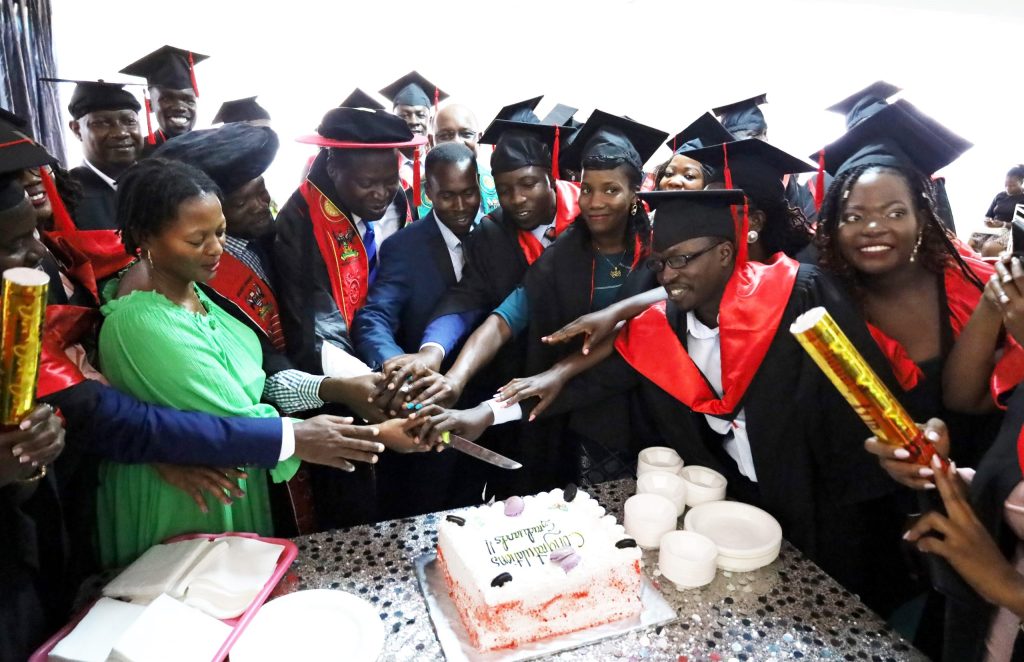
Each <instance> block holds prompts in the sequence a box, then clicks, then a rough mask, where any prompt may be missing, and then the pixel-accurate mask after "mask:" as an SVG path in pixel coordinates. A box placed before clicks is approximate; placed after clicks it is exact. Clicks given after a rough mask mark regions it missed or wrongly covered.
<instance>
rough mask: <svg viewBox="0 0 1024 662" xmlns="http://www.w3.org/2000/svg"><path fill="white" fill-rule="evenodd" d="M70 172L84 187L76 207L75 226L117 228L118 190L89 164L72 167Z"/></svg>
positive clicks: (94, 228)
mask: <svg viewBox="0 0 1024 662" xmlns="http://www.w3.org/2000/svg"><path fill="white" fill-rule="evenodd" d="M68 174H70V175H71V178H72V179H74V180H75V181H76V182H78V184H79V185H80V186H81V187H82V194H81V196H80V197H79V199H78V204H77V206H76V207H75V226H76V227H77V228H78V229H79V230H116V229H117V228H118V225H117V191H115V190H114V189H113V188H111V187H110V184H107V183H106V182H105V181H103V180H102V179H100V176H99V175H97V174H96V173H95V172H93V171H92V168H90V167H89V166H84V165H82V166H78V167H77V168H72V169H71V171H70V172H69V173H68Z"/></svg>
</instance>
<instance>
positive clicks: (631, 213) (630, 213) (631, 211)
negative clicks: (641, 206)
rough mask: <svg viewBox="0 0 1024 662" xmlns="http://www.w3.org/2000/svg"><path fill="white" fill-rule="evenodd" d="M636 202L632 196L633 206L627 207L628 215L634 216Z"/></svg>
mask: <svg viewBox="0 0 1024 662" xmlns="http://www.w3.org/2000/svg"><path fill="white" fill-rule="evenodd" d="M636 209H637V202H636V198H633V206H632V207H630V208H629V215H630V216H636Z"/></svg>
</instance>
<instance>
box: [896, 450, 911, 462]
mask: <svg viewBox="0 0 1024 662" xmlns="http://www.w3.org/2000/svg"><path fill="white" fill-rule="evenodd" d="M892 456H893V457H894V458H896V459H897V460H906V459H909V458H910V451H908V450H907V449H906V448H897V449H896V450H894V451H893V452H892Z"/></svg>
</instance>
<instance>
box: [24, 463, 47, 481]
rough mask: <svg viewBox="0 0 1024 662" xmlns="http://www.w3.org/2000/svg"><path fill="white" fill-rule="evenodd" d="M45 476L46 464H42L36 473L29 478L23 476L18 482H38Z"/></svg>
mask: <svg viewBox="0 0 1024 662" xmlns="http://www.w3.org/2000/svg"><path fill="white" fill-rule="evenodd" d="M45 477H46V465H45V464H40V465H39V470H38V471H36V472H35V473H34V474H32V475H31V476H29V477H28V478H22V479H21V480H19V481H18V482H19V483H21V484H22V485H25V484H27V483H35V482H38V481H40V480H42V479H43V478H45Z"/></svg>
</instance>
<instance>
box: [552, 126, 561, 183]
mask: <svg viewBox="0 0 1024 662" xmlns="http://www.w3.org/2000/svg"><path fill="white" fill-rule="evenodd" d="M558 134H559V131H558V125H557V124H556V125H555V144H554V145H552V146H551V178H552V179H554V180H556V181H557V180H558Z"/></svg>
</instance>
